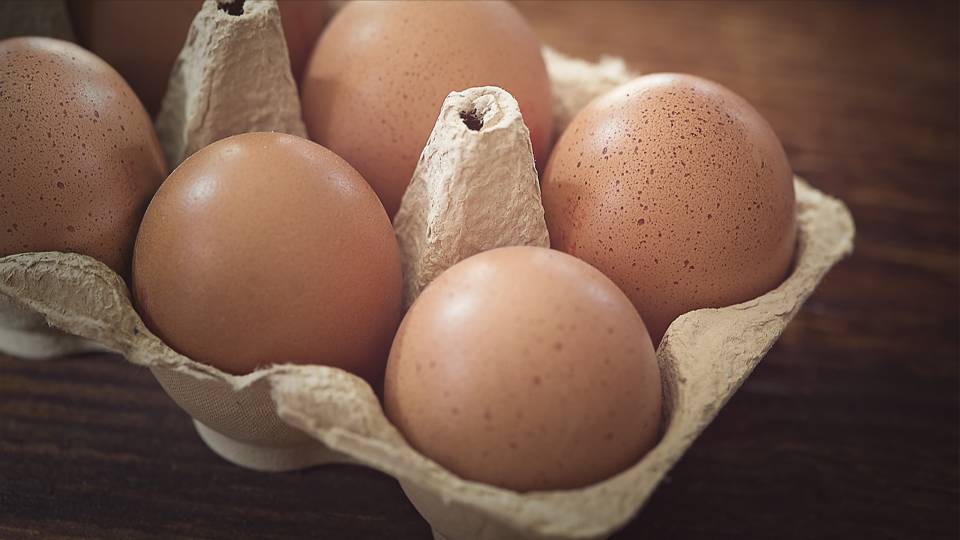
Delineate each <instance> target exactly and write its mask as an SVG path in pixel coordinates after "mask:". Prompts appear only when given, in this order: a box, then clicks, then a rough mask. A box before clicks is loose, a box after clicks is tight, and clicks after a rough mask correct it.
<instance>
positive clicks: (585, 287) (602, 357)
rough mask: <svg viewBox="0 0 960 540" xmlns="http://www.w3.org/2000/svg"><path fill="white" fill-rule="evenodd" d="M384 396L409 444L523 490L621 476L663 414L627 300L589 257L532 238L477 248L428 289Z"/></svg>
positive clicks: (457, 469) (652, 357)
mask: <svg viewBox="0 0 960 540" xmlns="http://www.w3.org/2000/svg"><path fill="white" fill-rule="evenodd" d="M384 392H385V409H386V413H387V416H388V417H389V418H390V420H391V421H393V422H394V424H395V425H396V426H397V428H398V429H399V430H400V431H401V432H402V433H403V434H404V436H405V437H406V438H407V440H408V442H409V443H410V444H411V445H412V446H413V447H414V448H416V449H418V450H420V451H421V452H423V453H424V455H426V456H428V457H430V458H432V459H433V460H435V461H437V462H438V463H440V464H441V465H443V466H444V467H446V468H448V469H449V470H450V471H452V472H454V473H455V474H457V475H459V476H461V477H462V478H465V479H468V480H476V481H480V482H486V483H490V484H493V485H496V486H500V487H505V488H509V489H514V490H518V491H529V490H547V489H567V488H576V487H582V486H585V485H587V484H591V483H593V482H596V481H599V480H602V479H604V478H607V477H609V476H611V475H613V474H615V473H617V472H620V471H621V470H623V469H626V468H627V467H629V466H630V465H632V464H634V463H636V462H637V461H638V460H639V459H640V458H641V457H642V456H643V454H644V453H646V451H647V450H649V449H650V448H651V447H652V446H653V444H654V443H655V442H656V438H657V431H658V427H659V421H660V406H661V394H660V373H659V369H658V367H657V359H656V352H655V351H654V349H653V345H652V343H651V342H650V336H649V335H648V334H647V331H646V328H645V327H644V325H643V322H642V321H641V320H640V317H639V316H638V315H637V312H636V310H634V308H633V306H632V305H631V304H630V301H629V300H628V299H627V297H626V296H624V294H623V293H622V292H621V291H620V290H619V289H618V288H617V287H616V285H614V284H613V282H611V281H610V280H609V279H607V278H606V277H605V276H604V275H603V274H601V273H600V272H599V271H597V270H596V269H594V268H592V267H591V266H590V265H588V264H586V263H584V262H583V261H580V260H578V259H575V258H573V257H570V256H569V255H565V254H563V253H560V252H558V251H552V250H549V249H547V248H538V247H529V246H520V247H505V248H499V249H494V250H490V251H486V252H483V253H481V254H478V255H474V256H473V257H470V258H468V259H465V260H464V261H462V262H460V263H458V264H456V265H454V266H453V267H451V268H450V269H449V270H447V271H446V272H444V273H443V274H441V275H440V277H438V278H437V279H436V280H435V281H434V282H433V283H432V284H431V285H430V286H428V287H427V288H426V290H424V292H423V294H422V295H421V296H420V297H419V298H418V300H417V301H416V302H415V303H414V305H413V307H412V308H411V309H410V311H409V312H408V313H407V316H406V317H405V318H404V320H403V323H402V324H401V326H400V330H399V331H398V333H397V337H396V340H395V341H394V344H393V348H392V349H391V351H390V361H389V365H388V368H387V376H386V381H385V387H384Z"/></svg>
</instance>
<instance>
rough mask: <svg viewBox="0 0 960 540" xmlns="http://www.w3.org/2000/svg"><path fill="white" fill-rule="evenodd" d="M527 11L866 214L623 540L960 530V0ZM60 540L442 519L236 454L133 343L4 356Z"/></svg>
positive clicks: (30, 507)
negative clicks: (133, 357)
mask: <svg viewBox="0 0 960 540" xmlns="http://www.w3.org/2000/svg"><path fill="white" fill-rule="evenodd" d="M520 8H521V10H522V11H523V12H524V14H525V15H526V16H527V17H528V18H529V20H530V21H531V22H532V24H533V26H534V27H535V28H536V30H537V32H538V33H539V34H540V35H541V37H542V38H543V39H544V40H545V41H546V42H548V43H551V44H553V45H555V46H556V47H557V48H558V49H560V50H561V51H562V52H566V53H570V54H575V55H578V56H582V57H586V58H597V57H599V56H600V55H601V54H603V53H610V54H616V55H622V56H624V57H625V58H626V59H627V60H628V62H629V64H630V65H631V66H633V67H634V68H636V69H638V70H641V71H643V72H653V71H666V70H670V71H684V72H691V73H695V74H699V75H703V76H705V77H708V78H711V79H715V80H717V81H719V82H721V83H723V84H725V85H727V86H729V87H730V88H732V89H734V90H735V91H737V92H739V93H740V94H742V95H743V96H744V97H746V98H747V99H748V100H750V101H751V102H752V103H753V104H754V105H755V106H756V107H757V108H758V109H759V110H760V111H761V112H762V113H763V114H764V115H765V116H766V118H767V119H768V120H769V121H770V122H771V124H772V125H773V126H774V128H775V129H776V131H777V133H778V134H779V135H780V137H781V139H782V141H783V143H784V145H785V147H786V149H787V153H788V154H789V157H790V160H791V162H792V164H793V166H794V169H795V170H796V172H797V173H799V174H800V175H802V176H804V177H805V178H807V179H809V180H810V181H811V182H812V183H813V184H815V185H816V186H817V187H819V188H820V189H822V190H824V191H826V192H828V193H831V194H834V195H837V196H839V197H841V198H842V199H843V200H844V201H846V203H847V204H848V205H849V206H850V209H851V210H852V212H853V215H854V217H855V219H856V222H857V227H858V234H857V240H856V253H855V254H854V256H853V257H852V258H851V259H849V260H847V261H846V262H843V263H841V264H840V266H838V267H837V268H836V269H834V270H833V271H832V272H831V273H830V275H828V276H827V278H826V280H825V281H824V282H823V283H822V284H821V286H820V288H819V290H818V291H817V292H816V293H815V294H814V295H813V297H812V298H811V299H810V300H809V302H808V303H807V305H806V306H805V307H804V309H803V311H802V312H801V313H800V315H799V316H798V317H797V319H796V320H795V321H794V322H793V323H792V324H791V325H790V327H789V328H788V330H787V332H786V334H785V335H784V336H783V337H782V338H781V340H780V342H779V343H778V344H777V346H776V347H774V349H773V350H772V351H770V354H769V355H768V356H767V358H766V359H765V360H764V362H763V363H762V364H761V365H760V367H759V368H758V369H757V370H756V372H755V373H754V374H753V376H752V377H751V378H750V379H749V380H748V381H747V383H746V384H745V385H744V386H743V388H742V389H741V390H740V392H739V393H738V394H737V395H736V396H735V397H734V398H733V400H732V401H731V402H730V403H729V404H728V405H727V407H726V408H725V409H724V410H723V411H722V412H721V414H720V416H719V417H718V418H717V420H716V421H715V422H714V423H713V424H712V425H711V426H710V427H709V428H708V429H707V430H706V432H705V433H704V434H703V436H702V437H701V438H700V439H699V440H698V441H697V442H696V443H695V444H694V445H693V447H692V448H691V450H690V451H689V453H688V454H687V455H686V456H685V457H684V458H683V460H682V461H681V462H680V463H679V465H677V467H676V468H675V469H674V470H673V471H672V472H671V474H670V475H669V477H668V478H667V480H666V481H665V482H664V483H663V485H661V487H660V488H659V489H658V491H657V492H656V493H655V494H654V496H653V498H652V499H651V500H650V502H649V504H648V505H647V506H646V507H645V508H644V509H643V510H642V511H641V512H640V513H639V514H638V515H637V517H636V519H635V520H634V521H633V522H632V523H630V524H629V526H628V527H627V528H626V529H625V530H624V531H622V532H621V533H620V534H619V535H617V538H710V539H713V538H804V539H806V538H910V539H912V538H956V537H957V535H958V519H960V516H958V508H960V501H958V465H957V463H958V326H960V321H958V158H957V153H958V95H960V94H958V90H960V89H958V35H957V26H958V10H957V4H956V3H955V2H946V3H942V4H919V5H917V4H911V5H907V4H899V3H897V4H895V3H880V4H876V3H863V4H860V3H796V4H781V3H770V2H751V3H743V4H731V3H719V2H717V3H704V4H699V3H697V4H686V3H685V4H659V3H645V2H644V3H609V4H596V3H591V4H580V3H560V4H541V3H534V4H522V5H521V6H520ZM56 536H61V537H62V536H80V537H122V538H173V537H190V538H231V539H232V538H240V537H256V538H303V537H318V538H350V539H361V538H399V539H413V538H417V539H427V538H428V537H429V530H428V527H427V526H426V524H425V523H424V522H423V521H422V520H421V519H420V517H419V516H418V515H417V513H416V512H415V511H414V509H413V507H412V506H411V505H410V503H408V502H407V500H406V499H405V498H404V496H403V494H402V493H401V491H400V489H399V487H398V486H397V484H396V482H394V481H393V480H392V479H390V478H389V477H386V476H383V475H381V474H378V473H375V472H372V471H369V470H364V469H360V468H353V467H326V468H318V469H313V470H308V471H304V472H299V473H288V474H261V473H254V472H250V471H246V470H243V469H240V468H237V467H234V466H232V465H230V464H228V463H226V462H224V461H222V460H220V459H219V458H217V457H216V456H215V455H213V454H212V453H211V452H210V451H209V450H207V448H206V447H205V446H204V445H203V444H202V443H201V442H200V440H199V439H198V438H197V436H196V434H195V432H194V430H193V427H192V425H191V424H190V422H189V419H188V418H187V416H186V415H185V414H183V413H182V412H181V411H180V410H179V409H177V407H176V406H175V405H174V404H173V403H172V402H171V401H170V400H169V399H168V398H167V396H166V395H165V394H164V393H163V391H162V390H161V389H160V387H159V386H158V385H157V383H156V382H154V380H153V378H152V377H151V376H150V374H149V373H148V372H147V371H145V370H143V369H138V368H135V367H133V366H130V365H127V364H125V362H124V361H123V360H121V359H120V358H117V357H111V356H90V357H82V358H68V359H64V360H61V361H55V362H47V363H35V362H27V361H21V360H15V359H12V358H8V357H0V537H2V538H16V537H44V538H48V537H56Z"/></svg>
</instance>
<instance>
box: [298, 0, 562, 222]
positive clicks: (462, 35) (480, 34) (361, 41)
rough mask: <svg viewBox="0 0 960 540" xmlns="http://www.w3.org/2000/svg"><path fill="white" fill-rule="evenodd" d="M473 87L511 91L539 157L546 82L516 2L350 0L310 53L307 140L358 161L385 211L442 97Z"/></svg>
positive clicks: (408, 173) (547, 121)
mask: <svg viewBox="0 0 960 540" xmlns="http://www.w3.org/2000/svg"><path fill="white" fill-rule="evenodd" d="M477 86H498V87H501V88H503V89H504V90H506V91H508V92H510V94H511V95H513V97H514V98H516V100H517V102H518V103H519V105H520V112H521V114H522V115H523V120H524V122H525V123H526V125H527V127H528V128H529V130H530V139H531V141H532V144H533V152H534V156H535V157H536V159H537V162H538V163H540V164H541V165H542V164H544V163H545V162H546V157H547V155H548V153H549V151H550V143H551V136H552V131H553V112H552V111H553V109H552V107H553V97H552V93H551V86H550V79H549V78H548V76H547V70H546V66H545V64H544V60H543V56H542V55H541V52H540V42H539V40H538V39H537V36H536V34H535V33H534V32H533V30H532V29H531V28H530V26H529V25H528V24H527V22H526V21H525V20H524V18H523V16H522V15H520V13H519V12H518V11H517V10H516V8H514V7H513V6H512V5H510V4H509V3H507V2H505V1H502V0H497V1H490V2H455V1H450V2H416V1H410V2H350V3H348V4H346V5H345V6H343V7H342V8H341V9H340V11H339V12H338V13H337V15H336V16H335V17H334V18H333V20H332V21H331V22H330V24H329V25H328V26H327V28H326V29H325V30H324V31H323V34H321V36H320V39H319V41H318V42H317V45H316V48H315V49H314V50H313V53H312V55H311V57H310V61H309V63H308V65H307V68H306V72H305V74H304V79H303V81H302V83H301V91H302V99H303V104H302V105H303V118H304V121H305V123H306V126H307V131H308V132H309V134H310V138H311V139H313V140H315V141H317V142H318V143H320V144H322V145H324V146H326V147H327V148H330V149H331V150H333V151H334V152H336V153H337V154H338V155H340V156H341V157H343V158H344V159H346V160H347V161H348V162H349V163H350V164H351V165H353V166H354V167H356V168H357V170H358V171H360V173H361V174H362V175H363V177H364V178H366V179H367V181H368V182H370V184H371V185H372V186H373V188H374V190H375V191H376V192H377V195H378V196H379V197H380V200H381V201H382V202H383V205H384V207H385V208H386V210H387V213H388V214H389V215H390V216H391V217H393V215H394V214H395V213H396V212H397V209H398V208H399V207H400V201H401V198H402V197H403V194H404V191H405V190H406V188H407V185H408V184H409V182H410V179H411V177H412V175H413V172H414V169H415V167H416V164H417V161H418V159H419V158H420V154H421V152H422V151H423V148H424V145H425V144H426V142H427V138H428V137H429V135H430V131H431V129H432V128H433V125H434V123H435V122H436V120H437V112H438V111H439V110H440V106H441V104H442V103H443V100H444V98H445V97H446V96H447V95H448V94H449V93H450V92H454V91H462V90H465V89H467V88H472V87H477Z"/></svg>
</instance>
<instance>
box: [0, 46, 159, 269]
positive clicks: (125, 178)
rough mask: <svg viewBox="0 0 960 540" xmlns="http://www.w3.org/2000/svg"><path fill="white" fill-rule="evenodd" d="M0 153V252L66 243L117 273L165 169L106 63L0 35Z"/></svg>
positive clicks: (137, 107)
mask: <svg viewBox="0 0 960 540" xmlns="http://www.w3.org/2000/svg"><path fill="white" fill-rule="evenodd" d="M0 163H3V166H2V167H0V256H2V255H10V254H12V253H22V252H30V251H68V252H76V253H80V254H83V255H89V256H91V257H94V258H96V259H98V260H100V261H102V262H103V263H105V264H106V265H107V266H109V267H110V268H112V269H113V270H114V271H116V272H117V273H118V274H120V275H121V276H124V277H126V275H127V274H128V271H129V267H130V257H131V253H132V250H133V242H134V238H135V237H136V234H137V226H138V225H139V224H140V217H141V216H142V215H143V211H144V210H145V209H146V207H147V203H148V202H149V201H150V197H151V196H153V193H154V192H155V191H156V189H157V187H158V186H159V185H160V183H161V182H162V181H163V177H164V176H165V174H166V170H165V165H164V162H163V154H162V153H161V150H160V145H159V144H158V142H157V136H156V134H155V133H154V131H153V126H152V125H151V123H150V118H149V116H147V113H146V111H145V110H144V109H143V106H142V105H141V104H140V102H139V101H138V100H137V97H136V96H135V95H134V94H133V91H132V90H131V89H130V87H129V86H127V84H126V83H125V82H124V81H123V79H122V78H121V77H120V75H118V74H117V72H116V71H114V70H113V69H112V68H111V67H110V66H108V65H107V64H106V63H105V62H104V61H103V60H100V59H99V58H97V57H96V56H94V55H93V54H91V53H90V52H88V51H86V50H84V49H82V48H80V47H78V46H76V45H74V44H72V43H67V42H64V41H58V40H54V39H48V38H14V39H8V40H4V41H0Z"/></svg>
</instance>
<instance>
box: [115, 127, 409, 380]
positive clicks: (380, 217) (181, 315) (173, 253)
mask: <svg viewBox="0 0 960 540" xmlns="http://www.w3.org/2000/svg"><path fill="white" fill-rule="evenodd" d="M401 286H402V281H401V270H400V255H399V248H398V247H397V241H396V237H395V236H394V233H393V228H392V227H391V225H390V220H389V219H388V218H387V214H386V212H384V210H383V206H382V205H381V204H380V201H379V200H378V199H377V197H376V194H375V193H374V192H373V190H372V189H371V188H370V186H369V185H368V184H367V183H366V182H365V181H364V179H363V177H361V176H360V175H359V174H358V173H357V171H356V170H355V169H354V168H353V167H351V166H350V165H349V164H347V163H346V162H345V161H344V160H343V159H341V158H340V157H338V156H337V155H335V154H334V153H333V152H331V151H329V150H327V149H326V148H323V147H322V146H320V145H318V144H316V143H313V142H311V141H308V140H306V139H302V138H299V137H295V136H293V135H286V134H282V133H246V134H242V135H236V136H233V137H228V138H226V139H223V140H220V141H218V142H215V143H213V144H211V145H209V146H207V147H205V148H203V149H201V150H200V151H198V152H196V153H195V154H193V155H192V156H190V157H189V158H187V160H186V161H184V162H183V163H182V164H181V165H180V166H179V167H177V169H176V170H175V171H174V172H173V173H172V174H171V175H170V177H169V178H167V180H166V181H165V182H164V183H163V186H162V187H161V188H160V190H159V191H158V192H157V194H156V196H155V197H154V199H153V201H151V203H150V207H149V208H148V210H147V212H146V215H145V216H144V218H143V224H142V225H141V227H140V233H139V235H138V237H137V243H136V250H135V252H134V261H133V293H134V298H135V300H136V303H137V307H138V311H139V313H140V314H141V316H142V317H143V320H144V322H145V323H146V324H147V326H148V327H149V328H150V329H151V331H152V332H154V333H155V334H156V335H157V336H159V337H160V338H161V339H163V341H164V342H165V343H166V344H167V345H169V346H170V347H171V348H172V349H174V350H176V351H177V352H179V353H181V354H183V355H185V356H188V357H190V358H192V359H193V360H196V361H198V362H201V363H204V364H208V365H211V366H214V367H216V368H219V369H220V370H222V371H224V372H227V373H232V374H245V373H249V372H252V371H254V370H256V369H258V368H260V367H264V366H268V365H271V364H283V363H298V364H322V365H328V366H334V367H339V368H341V369H344V370H346V371H349V372H352V373H354V374H356V375H359V376H361V377H364V378H366V379H367V380H368V381H370V382H371V383H373V384H376V382H377V381H378V380H379V379H380V377H381V376H382V374H383V369H384V365H385V363H386V358H387V353H388V351H389V348H390V343H391V341H392V339H393V336H394V333H395V332H396V329H397V325H398V324H399V321H400V309H401Z"/></svg>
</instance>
